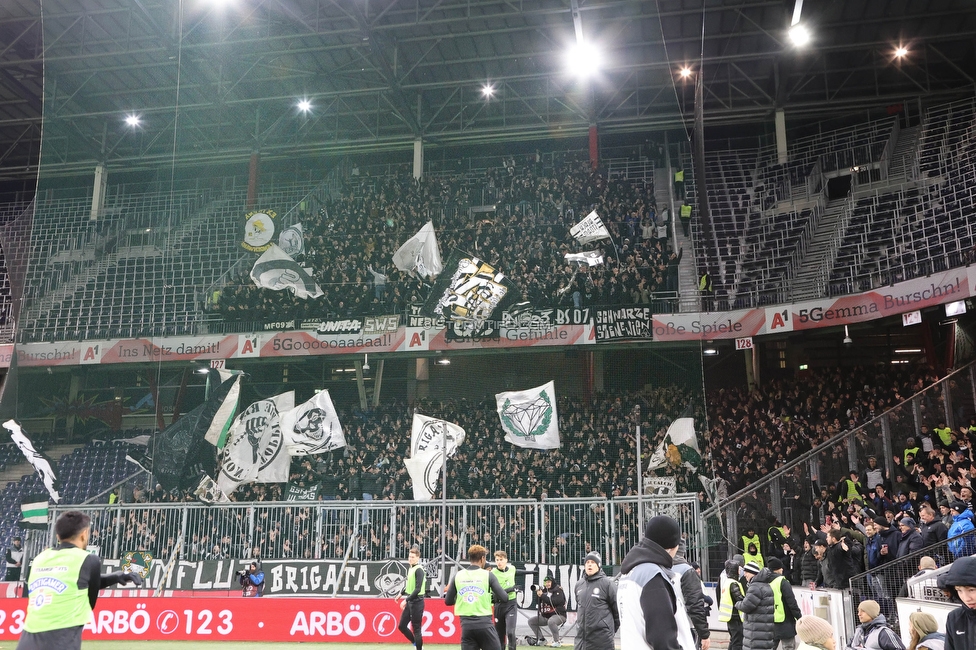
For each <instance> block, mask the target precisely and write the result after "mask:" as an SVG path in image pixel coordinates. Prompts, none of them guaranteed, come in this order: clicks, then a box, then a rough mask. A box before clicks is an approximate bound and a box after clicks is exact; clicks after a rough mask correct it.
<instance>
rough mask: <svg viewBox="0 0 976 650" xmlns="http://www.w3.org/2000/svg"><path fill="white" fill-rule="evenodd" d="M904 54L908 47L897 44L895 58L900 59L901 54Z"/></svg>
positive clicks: (906, 52)
mask: <svg viewBox="0 0 976 650" xmlns="http://www.w3.org/2000/svg"><path fill="white" fill-rule="evenodd" d="M906 54H908V48H907V47H905V46H904V45H899V46H898V47H897V48H895V56H896V57H897V58H899V59H900V58H902V57H903V56H905V55H906Z"/></svg>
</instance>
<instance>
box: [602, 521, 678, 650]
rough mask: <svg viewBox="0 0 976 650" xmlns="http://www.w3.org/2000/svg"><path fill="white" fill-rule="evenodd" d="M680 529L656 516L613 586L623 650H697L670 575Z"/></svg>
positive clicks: (645, 527) (629, 555)
mask: <svg viewBox="0 0 976 650" xmlns="http://www.w3.org/2000/svg"><path fill="white" fill-rule="evenodd" d="M680 544H681V528H680V527H679V526H678V522H677V521H675V520H674V519H672V518H671V517H668V516H665V515H658V516H656V517H652V518H651V519H650V520H648V522H647V523H646V524H645V525H644V536H643V537H642V538H641V540H640V541H639V542H638V543H637V545H636V546H634V547H633V548H632V549H630V551H629V552H628V553H627V555H626V556H625V557H624V561H623V563H622V564H621V567H620V571H621V575H620V578H619V582H618V584H617V611H619V612H620V642H621V646H622V647H624V648H627V650H695V641H694V638H693V637H692V634H691V622H690V620H689V619H688V613H687V611H686V609H685V603H684V596H683V595H682V593H681V586H680V583H679V580H678V577H677V576H676V575H675V574H674V572H673V571H672V570H671V567H672V566H673V562H674V556H675V555H677V553H678V546H679V545H680Z"/></svg>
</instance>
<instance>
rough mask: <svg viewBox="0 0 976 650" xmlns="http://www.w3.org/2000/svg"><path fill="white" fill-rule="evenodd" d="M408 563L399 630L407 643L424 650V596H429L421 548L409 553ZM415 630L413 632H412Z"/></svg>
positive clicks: (412, 548)
mask: <svg viewBox="0 0 976 650" xmlns="http://www.w3.org/2000/svg"><path fill="white" fill-rule="evenodd" d="M407 563H409V564H410V568H409V569H408V570H407V584H406V587H404V589H403V594H401V595H402V596H404V599H403V600H400V599H399V598H397V600H400V609H402V610H403V613H402V614H401V615H400V625H399V627H397V629H398V630H400V632H401V633H402V634H403V636H405V637H407V641H409V642H410V643H412V644H413V645H414V646H416V647H417V650H422V648H423V647H424V634H423V632H422V629H423V622H424V596H425V595H426V594H427V576H426V575H425V574H424V569H423V567H421V566H420V547H419V546H413V547H411V548H410V552H409V553H407ZM411 628H413V631H411Z"/></svg>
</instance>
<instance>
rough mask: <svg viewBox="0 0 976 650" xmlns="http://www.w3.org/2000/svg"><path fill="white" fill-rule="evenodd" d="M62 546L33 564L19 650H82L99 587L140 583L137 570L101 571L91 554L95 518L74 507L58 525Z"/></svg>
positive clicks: (49, 551) (43, 553) (43, 554)
mask: <svg viewBox="0 0 976 650" xmlns="http://www.w3.org/2000/svg"><path fill="white" fill-rule="evenodd" d="M54 532H55V534H56V535H57V538H58V545H57V546H55V547H54V548H49V549H47V550H44V551H42V552H41V553H40V554H39V555H38V556H37V557H35V558H34V561H33V563H32V564H31V569H30V575H29V576H28V578H27V587H28V589H29V590H30V595H29V596H28V602H27V618H26V619H25V620H24V631H23V632H22V633H21V635H20V642H19V643H18V644H17V650H79V649H80V648H81V631H82V628H84V627H85V625H86V624H87V623H88V621H89V620H90V619H91V617H92V610H93V609H94V608H95V601H96V600H97V599H98V590H99V589H104V588H106V587H110V586H112V585H117V584H123V585H124V584H128V583H134V584H136V585H137V586H138V585H141V584H142V577H141V576H139V575H138V574H135V573H122V572H121V571H116V572H115V573H109V574H107V575H101V573H102V561H101V559H100V558H99V557H98V556H97V555H95V554H93V553H88V551H86V550H85V548H86V547H87V546H88V537H89V535H90V533H91V518H90V517H89V516H88V515H86V514H85V513H83V512H78V511H76V510H71V511H68V512H66V513H64V514H63V515H61V516H60V517H58V520H57V521H56V522H55V524H54Z"/></svg>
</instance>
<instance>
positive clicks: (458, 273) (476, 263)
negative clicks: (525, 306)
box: [424, 250, 520, 331]
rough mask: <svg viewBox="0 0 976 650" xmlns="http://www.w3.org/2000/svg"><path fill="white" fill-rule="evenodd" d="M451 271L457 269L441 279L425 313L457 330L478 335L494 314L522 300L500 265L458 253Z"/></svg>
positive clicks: (453, 257)
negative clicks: (465, 330) (468, 331)
mask: <svg viewBox="0 0 976 650" xmlns="http://www.w3.org/2000/svg"><path fill="white" fill-rule="evenodd" d="M448 268H453V269H455V270H454V272H453V274H452V275H451V276H449V277H447V276H443V275H442V276H441V277H440V278H438V280H437V282H436V283H434V288H433V290H432V291H431V294H430V298H428V300H427V303H425V305H424V310H425V312H426V313H428V314H429V315H431V316H434V317H438V318H439V317H443V318H444V319H445V320H447V321H449V322H451V323H453V324H454V327H455V328H466V329H468V330H470V331H477V330H479V329H481V328H482V326H483V325H484V323H485V321H486V320H488V319H489V318H491V316H492V314H493V313H495V312H496V311H498V312H499V313H500V312H501V311H502V310H504V309H505V308H506V307H508V306H509V305H511V304H514V303H515V302H516V301H517V300H518V299H519V298H520V295H519V291H518V290H517V288H516V287H515V285H514V284H512V282H511V280H509V278H508V277H507V276H506V275H505V274H504V273H502V272H501V271H500V270H499V269H498V267H497V265H493V264H489V263H487V262H485V261H483V260H482V259H480V258H478V257H476V256H474V255H466V254H464V253H461V252H460V251H457V250H455V252H454V254H453V255H452V256H451V263H449V264H448Z"/></svg>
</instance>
